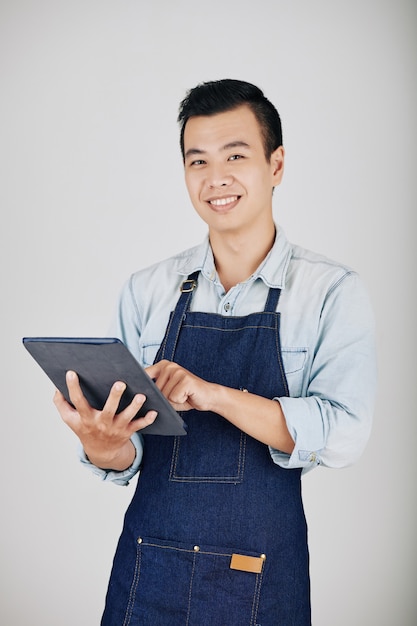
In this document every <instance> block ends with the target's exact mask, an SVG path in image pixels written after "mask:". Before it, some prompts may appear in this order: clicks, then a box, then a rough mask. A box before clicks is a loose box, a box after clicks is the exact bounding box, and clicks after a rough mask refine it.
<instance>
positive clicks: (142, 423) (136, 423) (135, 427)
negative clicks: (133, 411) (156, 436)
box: [131, 411, 158, 434]
mask: <svg viewBox="0 0 417 626" xmlns="http://www.w3.org/2000/svg"><path fill="white" fill-rule="evenodd" d="M157 417H158V413H157V412H156V411H148V412H147V413H146V415H144V416H143V417H138V419H136V420H133V421H132V422H131V434H133V433H135V432H138V431H140V430H142V429H143V428H146V426H150V425H151V424H153V423H154V421H155V420H156V418H157Z"/></svg>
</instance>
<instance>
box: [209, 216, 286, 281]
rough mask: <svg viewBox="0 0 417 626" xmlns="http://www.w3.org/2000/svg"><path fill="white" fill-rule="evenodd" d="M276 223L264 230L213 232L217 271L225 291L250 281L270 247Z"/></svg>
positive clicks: (272, 243) (213, 248)
mask: <svg viewBox="0 0 417 626" xmlns="http://www.w3.org/2000/svg"><path fill="white" fill-rule="evenodd" d="M274 241H275V225H274V223H273V222H271V224H270V226H269V227H268V228H265V229H264V230H263V231H262V232H259V231H258V232H253V231H252V232H251V233H248V234H244V233H243V234H242V233H240V234H229V235H227V236H225V235H224V234H223V233H222V234H221V235H219V234H218V233H212V232H210V244H211V248H212V250H213V255H214V263H215V265H216V270H217V274H218V276H219V278H220V281H221V283H222V285H223V287H224V288H225V290H226V291H229V289H231V288H232V287H234V286H235V285H237V284H238V283H242V282H244V281H245V280H247V279H248V278H249V277H250V276H252V274H253V273H254V272H255V271H256V269H257V268H258V267H259V265H260V264H261V263H262V261H263V260H264V259H265V257H266V256H267V254H268V252H269V251H270V250H271V248H272V246H273V245H274Z"/></svg>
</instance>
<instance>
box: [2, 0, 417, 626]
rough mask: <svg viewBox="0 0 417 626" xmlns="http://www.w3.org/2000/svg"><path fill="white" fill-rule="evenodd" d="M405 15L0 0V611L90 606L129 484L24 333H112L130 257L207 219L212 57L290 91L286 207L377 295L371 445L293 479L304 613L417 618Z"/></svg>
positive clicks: (410, 101) (235, 0)
mask: <svg viewBox="0 0 417 626" xmlns="http://www.w3.org/2000/svg"><path fill="white" fill-rule="evenodd" d="M416 18H417V7H416V4H415V2H414V1H413V0H396V1H395V2H394V1H389V0H350V1H349V0H345V1H344V0H293V1H292V2H286V1H284V0H275V1H274V2H272V1H271V0H258V1H257V2H250V1H249V0H247V1H242V0H230V1H226V0H222V1H219V0H211V1H210V2H206V3H201V2H200V3H198V2H192V1H191V0H176V1H175V2H171V1H169V0H153V2H145V1H144V0H142V1H141V0H119V1H117V2H116V1H112V0H71V2H69V1H67V0H32V1H31V0H1V2H0V133H1V135H0V159H1V160H0V179H1V180H0V206H1V216H2V218H1V228H0V236H1V249H0V253H1V265H0V272H1V298H2V307H1V316H2V318H1V319H2V329H3V337H2V341H1V346H2V347H1V362H2V371H1V378H0V380H1V404H2V416H1V425H0V433H1V435H0V446H1V448H0V462H1V476H2V481H1V489H2V493H1V503H2V506H1V518H0V519H1V534H0V545H1V554H0V564H1V565H0V567H1V581H0V594H1V597H0V622H1V624H4V625H5V626H6V625H7V626H29V625H30V626H74V625H76V626H95V625H98V623H99V618H100V615H101V610H102V605H103V600H104V594H105V590H106V585H107V578H108V575H109V571H110V566H111V561H112V557H113V552H114V548H115V544H116V540H117V538H118V534H119V530H120V527H121V523H122V516H123V513H124V510H125V508H126V506H127V504H128V502H129V500H130V498H131V495H132V493H133V485H131V486H130V487H128V488H117V487H114V486H111V485H110V486H108V485H105V484H102V483H100V482H99V481H97V479H95V478H93V477H90V476H89V475H87V473H86V472H85V471H84V470H83V469H82V468H80V467H79V465H78V462H77V460H76V455H75V450H76V441H75V438H74V435H73V434H72V433H71V432H70V431H69V430H68V429H67V427H66V426H64V424H62V423H61V421H60V419H59V416H58V414H57V413H56V412H55V409H54V407H53V405H52V400H51V398H52V395H53V387H52V385H51V383H50V382H49V381H48V379H47V378H46V377H45V376H44V374H43V373H42V372H41V370H40V369H39V368H38V366H37V365H36V364H35V362H34V361H32V359H31V358H30V356H29V355H28V354H27V353H26V351H25V350H24V349H23V347H22V346H21V338H22V337H23V336H24V335H60V334H62V335H93V336H97V335H100V334H104V333H105V332H106V331H107V327H108V324H109V321H110V318H111V315H112V313H113V307H114V305H115V301H116V298H117V295H118V293H119V289H120V287H121V285H122V283H123V282H124V280H125V279H126V278H127V277H128V275H129V274H130V273H131V272H132V271H134V270H136V269H139V268H140V267H142V266H144V265H147V264H149V263H151V262H154V261H157V260H158V259H161V258H163V257H166V256H168V255H169V254H171V253H174V252H176V251H178V250H180V249H182V248H184V247H188V246H189V245H192V244H194V243H197V242H199V241H200V239H201V238H202V236H203V233H204V232H205V229H204V226H203V225H202V224H200V222H199V220H198V218H197V217H196V216H195V215H194V213H193V210H192V208H191V205H190V203H189V201H188V198H187V195H186V190H185V186H184V183H183V178H182V164H181V159H180V153H179V149H178V130H177V124H176V113H177V107H178V103H179V101H180V100H181V98H182V97H183V95H184V93H185V91H186V89H188V88H190V87H193V86H194V85H195V84H197V83H198V82H200V81H205V80H212V79H218V78H225V77H232V78H241V79H244V80H249V81H252V82H254V83H256V84H257V85H259V86H260V87H261V88H263V89H264V91H265V93H266V95H267V96H268V97H269V98H270V99H271V100H272V101H273V102H274V103H275V104H276V105H277V107H278V109H279V111H280V113H281V116H282V119H283V126H284V141H285V145H286V150H287V165H286V174H285V177H284V182H283V184H282V186H281V188H280V189H279V190H278V191H277V193H276V194H275V199H274V201H275V211H276V219H277V221H278V222H279V223H280V224H281V225H282V226H283V227H284V230H285V231H286V233H287V235H288V236H289V238H290V239H292V240H293V241H295V242H297V243H299V244H301V245H304V246H306V247H309V248H312V249H314V250H316V251H319V252H322V253H324V254H327V255H328V256H331V257H334V258H337V259H339V260H341V261H343V262H346V263H348V264H350V265H351V266H353V267H354V268H355V269H357V270H358V271H359V272H360V273H361V274H362V276H363V277H364V279H365V281H366V283H367V284H368V287H369V290H370V293H371V297H372V301H373V304H374V308H375V313H376V317H377V324H378V344H379V362H380V365H379V368H380V386H379V396H378V402H377V409H376V414H375V426H374V430H373V435H372V438H371V440H370V443H369V446H368V448H367V451H366V453H365V454H364V456H363V458H362V459H361V461H360V462H359V463H358V464H357V465H356V466H354V467H353V468H349V469H345V470H340V471H331V470H326V469H322V468H321V469H318V470H316V471H315V472H313V473H312V474H310V475H308V476H307V477H306V478H305V480H304V494H305V505H306V511H307V516H308V519H309V525H310V547H311V557H312V565H311V571H312V601H313V620H314V622H313V623H314V625H315V626H348V625H349V626H351V625H352V624H353V625H354V626H362V625H373V624H378V626H393V625H395V626H397V625H399V626H414V625H415V624H416V623H417V605H416V596H417V594H416V592H415V586H416V565H415V563H416V542H415V529H416V521H417V520H416V513H415V509H416V507H415V497H416V490H415V473H416V464H415V458H414V457H415V450H416V426H415V422H416V417H417V416H416V409H415V400H414V398H415V396H414V393H415V380H416V368H415V357H414V353H415V339H416V333H415V314H416V306H415V305H416V301H415V278H414V277H415V268H416V258H415V252H414V246H415V237H414V229H415V225H416V222H415V218H414V210H415V200H416V189H415V179H416V175H415V170H416V166H417V163H416V147H415V146H416V132H415V131H416V123H415V116H416V111H417V102H416V100H417V98H416V85H415V77H416V75H417V73H416V70H417V68H416V35H417V33H416V24H417V19H416Z"/></svg>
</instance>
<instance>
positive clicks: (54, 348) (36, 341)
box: [23, 337, 186, 435]
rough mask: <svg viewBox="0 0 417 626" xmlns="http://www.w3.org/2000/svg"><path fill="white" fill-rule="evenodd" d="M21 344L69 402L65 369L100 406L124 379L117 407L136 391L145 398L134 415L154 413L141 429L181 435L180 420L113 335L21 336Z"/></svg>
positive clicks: (140, 415) (148, 432) (122, 406)
mask: <svg viewBox="0 0 417 626" xmlns="http://www.w3.org/2000/svg"><path fill="white" fill-rule="evenodd" d="M23 345H24V346H25V348H26V349H27V350H28V351H29V353H30V354H31V355H32V357H33V358H34V359H35V360H36V361H37V363H38V364H39V365H40V367H41V368H42V369H43V370H44V372H45V373H46V374H47V375H48V377H49V378H50V379H51V381H52V382H53V383H54V385H55V386H56V387H57V388H58V389H59V391H61V393H62V394H63V395H64V397H65V399H66V400H67V402H70V403H71V400H70V398H69V395H68V389H67V384H66V372H67V371H69V370H73V371H74V372H76V373H77V375H78V378H79V381H80V386H81V389H82V391H83V393H84V395H85V397H86V399H87V401H88V402H89V404H90V405H91V406H92V407H93V408H95V409H98V410H102V408H103V406H104V404H105V402H106V400H107V397H108V395H109V392H110V389H111V387H112V385H113V384H114V383H115V382H116V381H123V382H124V383H126V390H125V391H124V393H123V396H122V398H121V400H120V404H119V409H120V411H122V410H123V409H124V408H126V407H127V406H128V405H129V404H130V402H131V401H132V399H133V398H134V396H135V395H136V394H138V393H140V394H144V395H145V396H146V401H145V403H144V405H143V406H142V407H141V409H140V410H139V411H138V413H137V415H136V417H142V416H144V415H145V414H146V413H147V412H148V411H150V410H155V411H157V413H158V416H157V418H156V420H155V421H154V423H153V424H150V425H149V426H146V428H144V429H143V430H141V433H143V434H153V435H185V434H186V430H185V425H184V422H183V420H182V418H181V416H180V415H179V413H177V411H175V410H174V409H173V407H172V406H171V405H170V403H169V402H168V400H167V399H166V398H165V396H164V395H163V394H162V393H161V392H160V390H159V389H158V387H157V386H156V385H155V383H154V381H153V380H152V379H151V378H150V377H149V376H148V374H147V373H146V371H145V370H144V368H143V367H142V366H141V365H140V364H139V363H138V362H137V361H136V359H135V358H134V356H133V355H132V354H131V353H130V352H129V350H128V349H127V347H126V346H125V345H124V344H123V343H122V342H121V341H120V340H119V339H115V338H74V337H24V338H23Z"/></svg>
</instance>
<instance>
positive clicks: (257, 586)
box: [250, 569, 263, 626]
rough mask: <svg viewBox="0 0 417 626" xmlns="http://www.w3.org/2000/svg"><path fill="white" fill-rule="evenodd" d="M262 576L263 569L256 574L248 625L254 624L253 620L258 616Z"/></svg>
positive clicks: (253, 625) (252, 625)
mask: <svg viewBox="0 0 417 626" xmlns="http://www.w3.org/2000/svg"><path fill="white" fill-rule="evenodd" d="M262 578H263V569H262V572H261V574H260V575H259V574H257V575H256V583H255V593H254V594H253V603H252V616H251V622H250V626H255V622H256V619H257V616H258V609H259V600H260V595H261V585H262Z"/></svg>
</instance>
